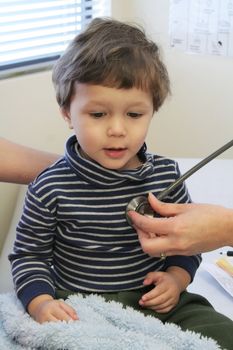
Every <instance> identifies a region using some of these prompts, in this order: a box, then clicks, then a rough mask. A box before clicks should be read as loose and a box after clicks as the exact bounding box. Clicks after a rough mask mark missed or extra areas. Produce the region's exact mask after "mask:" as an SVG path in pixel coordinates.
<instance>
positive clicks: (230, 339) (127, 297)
mask: <svg viewBox="0 0 233 350" xmlns="http://www.w3.org/2000/svg"><path fill="white" fill-rule="evenodd" d="M147 291H148V288H147V289H146V288H143V289H140V290H137V291H130V292H118V293H97V294H98V295H101V296H102V297H103V298H104V299H105V300H106V301H110V300H114V301H117V302H119V303H121V304H123V305H124V306H130V307H132V308H133V309H134V310H138V311H140V312H142V313H143V314H144V315H150V316H153V317H156V318H158V319H159V320H160V321H162V322H163V323H165V322H169V323H175V324H176V325H178V326H180V327H181V329H183V330H191V331H194V332H196V333H200V334H202V335H204V336H206V337H210V338H213V339H215V340H216V341H217V343H218V344H219V345H220V346H221V347H222V348H223V349H228V350H233V321H232V320H230V319H229V318H228V317H226V316H224V315H222V314H220V313H218V312H217V311H215V310H214V308H213V307H212V305H211V304H210V303H209V302H208V301H207V300H206V299H205V298H203V297H202V296H200V295H197V294H192V293H188V292H183V293H182V294H181V296H180V301H179V303H178V304H177V305H176V307H175V308H174V309H172V310H171V311H169V312H167V313H165V314H161V313H157V312H155V311H153V310H150V309H146V308H142V307H141V306H140V305H139V304H138V301H139V299H140V298H141V296H142V295H143V294H145V293H146V292H147ZM70 294H72V293H71V292H68V291H61V290H57V293H56V298H63V299H66V298H67V297H68V296H69V295H70ZM80 294H82V295H84V296H85V295H88V294H90V293H80Z"/></svg>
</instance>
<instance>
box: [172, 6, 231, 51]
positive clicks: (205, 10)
mask: <svg viewBox="0 0 233 350" xmlns="http://www.w3.org/2000/svg"><path fill="white" fill-rule="evenodd" d="M169 27H170V46H171V47H172V48H176V49H179V50H182V51H186V52H189V53H196V54H209V55H218V56H230V57H233V0H170V23H169Z"/></svg>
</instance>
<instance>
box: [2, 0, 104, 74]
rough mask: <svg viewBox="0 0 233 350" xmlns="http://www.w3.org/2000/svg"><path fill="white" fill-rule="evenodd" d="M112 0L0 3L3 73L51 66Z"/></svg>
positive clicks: (31, 0)
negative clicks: (71, 41)
mask: <svg viewBox="0 0 233 350" xmlns="http://www.w3.org/2000/svg"><path fill="white" fill-rule="evenodd" d="M109 15H110V0H24V1H23V0H12V1H11V0H8V1H2V0H0V74H2V73H3V72H6V71H8V72H9V71H12V70H14V71H16V72H18V71H20V70H22V69H23V70H25V69H27V68H26V67H34V68H35V66H36V67H37V69H38V68H39V67H41V66H44V65H48V63H50V65H51V63H52V62H53V61H54V60H56V59H57V58H58V57H59V56H60V55H61V53H62V52H63V51H64V50H65V48H66V47H67V45H68V43H69V42H70V40H72V39H73V37H74V36H75V35H76V34H77V33H78V32H79V31H80V30H82V29H83V27H84V26H85V25H86V24H87V23H88V22H90V20H91V19H92V18H94V17H101V16H109Z"/></svg>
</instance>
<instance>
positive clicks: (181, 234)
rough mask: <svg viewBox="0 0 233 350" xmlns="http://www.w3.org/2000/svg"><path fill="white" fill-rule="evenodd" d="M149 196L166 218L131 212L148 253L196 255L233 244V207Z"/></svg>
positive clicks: (155, 207)
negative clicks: (166, 201) (170, 201)
mask: <svg viewBox="0 0 233 350" xmlns="http://www.w3.org/2000/svg"><path fill="white" fill-rule="evenodd" d="M148 200H149V203H150V205H151V206H152V208H153V210H154V211H155V212H157V213H159V214H160V215H162V216H163V217H162V218H156V217H155V218H149V217H146V216H142V215H140V214H138V213H136V212H133V211H130V212H129V213H128V214H129V216H130V218H131V220H132V222H133V224H134V228H135V229H136V230H137V233H138V237H139V240H140V243H141V246H142V249H143V250H144V252H146V253H147V254H149V255H151V256H160V255H161V253H162V252H165V253H166V255H167V256H169V255H193V254H197V253H201V252H206V251H210V250H214V249H217V248H219V247H223V246H226V245H233V209H228V208H224V207H221V206H217V205H211V204H193V203H189V204H170V203H162V202H160V201H159V200H157V199H156V198H155V196H153V195H152V194H149V197H148Z"/></svg>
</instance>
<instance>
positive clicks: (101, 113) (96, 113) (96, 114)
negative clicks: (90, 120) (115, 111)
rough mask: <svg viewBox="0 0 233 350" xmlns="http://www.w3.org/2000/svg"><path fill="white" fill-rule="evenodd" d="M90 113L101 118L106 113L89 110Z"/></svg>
mask: <svg viewBox="0 0 233 350" xmlns="http://www.w3.org/2000/svg"><path fill="white" fill-rule="evenodd" d="M90 115H91V116H92V117H94V118H101V117H103V116H105V115H106V113H104V112H91V113H90Z"/></svg>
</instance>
